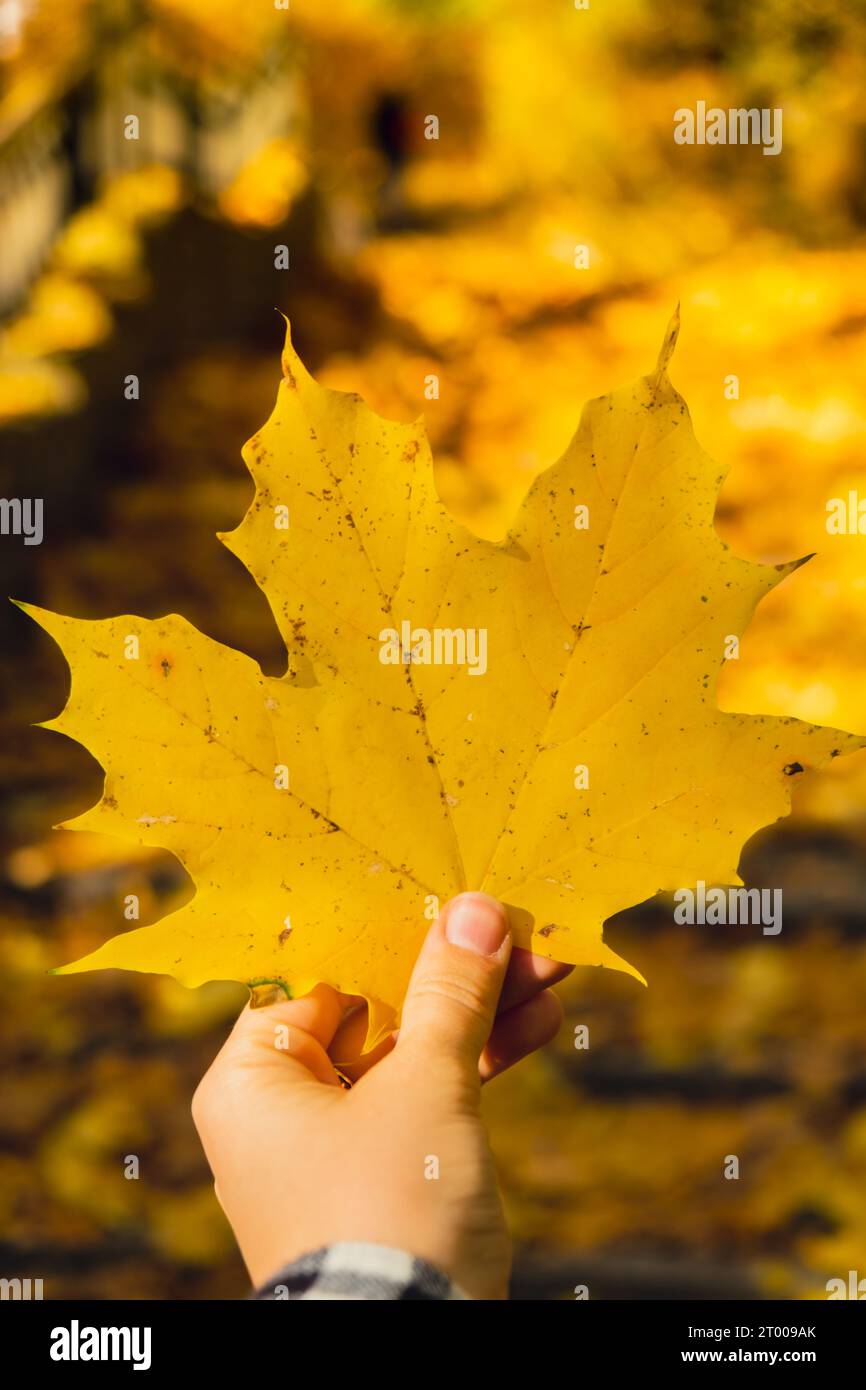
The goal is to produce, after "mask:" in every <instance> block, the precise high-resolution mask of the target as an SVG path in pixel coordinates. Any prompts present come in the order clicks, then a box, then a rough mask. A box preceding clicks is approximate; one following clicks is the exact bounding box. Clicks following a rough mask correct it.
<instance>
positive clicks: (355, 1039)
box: [328, 946, 574, 1082]
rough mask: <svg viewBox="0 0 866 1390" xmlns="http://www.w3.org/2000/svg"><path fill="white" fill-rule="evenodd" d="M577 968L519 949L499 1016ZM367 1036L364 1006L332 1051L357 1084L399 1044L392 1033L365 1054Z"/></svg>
mask: <svg viewBox="0 0 866 1390" xmlns="http://www.w3.org/2000/svg"><path fill="white" fill-rule="evenodd" d="M573 969H574V966H573V965H564V964H562V962H560V961H555V960H548V959H547V957H546V956H538V955H536V954H535V953H534V952H533V951H526V950H523V948H522V947H520V946H515V947H514V950H513V951H512V953H511V960H510V961H509V964H508V970H507V971H506V975H505V984H504V985H503V986H502V994H501V995H500V998H499V1007H498V1010H497V1015H498V1016H499V1017H501V1016H502V1015H503V1014H504V1013H506V1012H507V1011H508V1010H509V1009H515V1008H517V1006H518V1005H519V1004H523V1003H525V1002H526V1001H527V1000H528V999H531V998H533V996H535V995H537V994H540V993H541V991H542V990H544V989H547V988H549V986H550V985H555V984H558V983H559V981H560V980H564V979H565V977H566V976H567V975H570V974H571V972H572V970H573ZM352 1002H353V1003H354V1002H355V1001H354V1000H353V1001H352ZM366 1036H367V1008H366V1005H364V1004H363V1003H361V1004H360V1007H355V1008H352V1009H350V1010H349V1011H348V1012H347V1013H346V1014H345V1016H344V1018H343V1021H342V1023H341V1024H340V1026H339V1028H338V1029H337V1032H336V1034H335V1036H334V1040H333V1042H332V1043H331V1046H330V1047H329V1048H328V1054H329V1056H330V1058H331V1060H332V1062H333V1064H334V1066H335V1067H339V1069H340V1071H341V1072H342V1073H343V1075H344V1076H347V1077H348V1078H349V1080H350V1081H353V1082H354V1081H359V1080H360V1078H361V1077H362V1076H364V1075H365V1074H366V1073H367V1072H368V1071H369V1070H370V1068H371V1067H374V1066H375V1065H376V1063H377V1062H380V1061H381V1060H382V1058H383V1057H386V1056H387V1055H388V1053H389V1052H390V1051H391V1050H392V1049H393V1047H394V1043H395V1041H396V1039H395V1037H394V1035H393V1034H392V1035H391V1036H390V1037H387V1038H384V1039H383V1040H382V1042H381V1043H379V1045H378V1046H377V1047H374V1048H373V1050H372V1051H371V1052H367V1053H365V1052H364V1051H363V1047H364V1040H365V1039H366Z"/></svg>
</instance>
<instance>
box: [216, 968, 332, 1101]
mask: <svg viewBox="0 0 866 1390" xmlns="http://www.w3.org/2000/svg"><path fill="white" fill-rule="evenodd" d="M345 1007H346V1004H345V1001H344V1000H343V998H342V996H341V995H339V994H338V993H337V991H336V990H335V989H332V988H331V986H330V985H316V986H315V988H314V989H312V990H310V993H309V994H305V995H303V996H302V997H301V998H300V999H287V1000H285V1001H282V1002H281V1003H279V1004H270V1005H268V1006H267V1007H266V1008H263V1009H251V1008H250V1007H249V1005H247V1007H246V1008H245V1009H244V1010H243V1012H242V1013H241V1014H240V1016H239V1018H238V1020H237V1022H236V1023H235V1026H234V1028H233V1029H232V1031H231V1033H230V1035H229V1038H228V1041H227V1042H226V1045H225V1047H224V1049H223V1052H222V1053H221V1054H220V1059H222V1060H223V1061H224V1062H228V1063H231V1064H234V1065H238V1064H243V1065H256V1066H261V1067H266V1066H269V1065H273V1066H276V1067H279V1068H281V1069H282V1073H283V1074H285V1073H286V1071H287V1068H286V1061H287V1060H290V1061H293V1062H295V1063H296V1064H298V1065H299V1066H300V1068H302V1069H303V1070H305V1071H306V1072H308V1073H310V1074H311V1075H312V1076H314V1077H315V1078H316V1079H317V1080H319V1081H324V1082H327V1083H328V1084H329V1085H334V1086H338V1085H339V1081H338V1078H337V1075H336V1072H335V1071H334V1067H333V1065H332V1063H331V1060H330V1058H329V1057H328V1052H327V1049H328V1047H329V1046H330V1044H331V1042H332V1040H333V1038H334V1035H335V1033H336V1031H337V1029H338V1027H339V1026H340V1022H341V1020H342V1018H343V1013H344V1010H345ZM220 1059H218V1060H220Z"/></svg>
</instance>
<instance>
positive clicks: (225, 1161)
mask: <svg viewBox="0 0 866 1390" xmlns="http://www.w3.org/2000/svg"><path fill="white" fill-rule="evenodd" d="M569 968H570V967H568V966H563V965H559V964H557V963H556V962H554V961H548V960H545V959H544V958H543V957H540V956H535V955H532V954H531V953H530V952H529V951H523V950H519V949H518V950H515V951H513V952H512V942H511V934H510V932H509V929H508V921H507V916H506V913H505V910H504V909H503V907H502V906H501V904H500V903H498V902H497V901H496V900H495V899H494V898H490V897H488V896H487V895H486V894H484V893H462V894H460V896H459V897H457V898H454V899H452V901H451V902H450V903H448V904H446V906H445V908H444V909H443V912H442V914H441V916H440V918H439V919H438V921H436V922H435V923H434V924H433V926H432V927H431V929H430V932H429V933H428V936H427V938H426V941H425V943H424V945H423V947H422V949H421V953H420V955H419V957H418V961H417V963H416V966H415V970H414V973H413V975H412V979H411V982H410V985H409V989H408V992H407V996H406V1001H405V1004H404V1007H403V1016H402V1024H401V1028H400V1032H399V1035H397V1037H396V1039H395V1038H389V1039H387V1040H386V1041H385V1043H383V1044H382V1045H381V1046H380V1047H379V1048H377V1049H376V1050H375V1052H373V1053H371V1054H369V1055H368V1056H367V1057H365V1058H363V1059H360V1060H359V1061H356V1062H355V1063H354V1064H353V1063H351V1062H346V1061H344V1060H343V1059H344V1058H345V1057H346V1056H347V1055H351V1054H352V1053H356V1052H357V1050H358V1048H359V1045H360V1040H361V1039H362V1038H363V1028H364V1018H363V1011H359V1010H358V1009H357V1008H354V1009H353V1008H352V1006H353V1004H355V1003H356V1001H351V1000H347V999H346V997H345V996H341V995H340V994H338V993H337V992H336V991H335V990H334V989H332V988H331V987H330V986H328V985H319V986H317V987H316V988H315V989H314V990H313V991H312V992H311V993H310V994H308V995H306V996H304V997H303V998H301V999H296V1000H291V1001H286V1002H285V1003H279V1004H274V1005H271V1006H269V1007H267V1008H260V1009H251V1008H249V1006H248V1007H247V1008H246V1009H245V1010H244V1012H243V1013H242V1014H241V1016H240V1018H239V1019H238V1021H237V1023H236V1024H235V1027H234V1029H233V1031H232V1033H231V1035H230V1037H229V1038H228V1040H227V1042H226V1044H225V1046H224V1047H223V1049H222V1051H221V1052H220V1053H219V1055H218V1056H217V1057H216V1059H215V1061H214V1062H213V1064H212V1065H211V1067H210V1069H209V1070H208V1072H207V1073H206V1075H205V1076H204V1077H203V1079H202V1081H201V1082H200V1084H199V1086H198V1089H197V1091H196V1093H195V1096H194V1099H193V1118H194V1120H195V1124H196V1127H197V1129H198V1132H199V1136H200V1138H201V1141H202V1144H203V1146H204V1150H205V1153H206V1155H207V1158H208V1162H209V1163H210V1166H211V1169H212V1171H213V1174H214V1178H215V1186H216V1192H217V1196H218V1198H219V1200H220V1203H221V1205H222V1207H223V1210H224V1211H225V1214H226V1216H227V1217H228V1220H229V1222H230V1223H231V1226H232V1229H233V1230H234V1233H235V1237H236V1239H237V1241H238V1244H239V1246H240V1248H241V1253H242V1254H243V1256H244V1259H245V1261H246V1264H247V1268H248V1269H249V1272H250V1276H251V1278H252V1279H253V1282H254V1283H256V1284H259V1283H262V1282H263V1281H264V1280H265V1279H266V1278H267V1277H268V1276H269V1275H273V1274H275V1273H276V1272H277V1271H278V1270H279V1269H280V1268H282V1267H283V1266H284V1265H286V1264H288V1263H289V1262H290V1261H291V1260H294V1259H296V1258H297V1257H298V1256H300V1255H303V1254H306V1253H308V1252H309V1251H312V1250H315V1249H318V1248H319V1247H321V1246H325V1245H330V1244H333V1243H335V1242H337V1241H367V1242H373V1243H375V1244H378V1245H387V1246H392V1247H394V1248H396V1249H401V1250H408V1251H409V1252H410V1253H411V1254H412V1255H416V1256H418V1257H420V1258H422V1259H425V1260H427V1261H428V1262H429V1263H430V1264H432V1265H434V1266H436V1267H437V1268H439V1269H440V1270H441V1271H442V1272H443V1273H445V1274H447V1275H448V1276H449V1277H450V1278H451V1279H452V1280H453V1281H454V1282H455V1283H456V1284H458V1285H459V1286H460V1288H461V1289H462V1290H463V1291H464V1292H465V1293H467V1294H468V1295H469V1296H470V1297H472V1298H501V1297H504V1296H505V1294H506V1290H507V1283H508V1274H509V1270H510V1263H511V1260H510V1241H509V1237H508V1231H507V1228H506V1225H505V1219H504V1215H503V1211H502V1205H501V1202H500V1198H499V1193H498V1190H497V1186H496V1179H495V1175H494V1171H493V1162H492V1157H491V1154H490V1149H489V1145H488V1142H487V1136H486V1133H485V1131H484V1128H483V1125H482V1123H481V1119H480V1113H479V1111H480V1093H481V1083H482V1081H486V1080H489V1079H490V1078H491V1077H493V1076H496V1075H498V1074H499V1072H501V1071H503V1070H505V1069H506V1068H507V1067H509V1066H511V1065H513V1063H514V1062H516V1061H518V1060H519V1059H520V1058H521V1057H524V1056H526V1055H527V1054H528V1053H530V1052H533V1051H534V1050H535V1049H536V1048H538V1047H542V1046H543V1045H544V1044H545V1043H546V1042H549V1041H550V1039H551V1038H552V1037H553V1036H554V1034H555V1033H556V1031H557V1029H558V1027H559V1024H560V1021H561V1018H562V1010H561V1006H560V1004H559V1000H558V999H557V998H556V996H555V995H554V994H552V993H551V992H550V990H549V989H548V988H547V986H549V985H551V984H554V983H556V982H557V981H558V980H560V979H562V978H563V976H564V975H566V974H567V973H568V971H569ZM497 1006H498V1013H497ZM278 1036H279V1038H280V1045H279V1046H277V1038H278ZM332 1058H333V1059H334V1060H332ZM335 1062H337V1063H338V1064H339V1066H340V1070H341V1071H342V1072H343V1073H346V1074H348V1075H350V1076H352V1077H353V1078H354V1079H355V1080H356V1084H354V1085H353V1087H352V1089H351V1090H345V1089H344V1088H343V1087H342V1086H341V1084H340V1079H339V1076H338V1074H337V1070H336V1067H335ZM434 1172H435V1173H436V1174H437V1175H438V1176H435V1177H433V1176H431V1174H432V1173H434Z"/></svg>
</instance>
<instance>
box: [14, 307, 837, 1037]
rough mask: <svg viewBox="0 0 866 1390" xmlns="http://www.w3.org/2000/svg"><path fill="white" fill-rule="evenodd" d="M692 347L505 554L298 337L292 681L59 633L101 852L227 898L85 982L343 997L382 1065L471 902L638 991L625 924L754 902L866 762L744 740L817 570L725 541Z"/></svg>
mask: <svg viewBox="0 0 866 1390" xmlns="http://www.w3.org/2000/svg"><path fill="white" fill-rule="evenodd" d="M678 327H679V321H678V316H675V318H674V319H673V320H672V321H671V324H670V325H669V328H668V331H667V333H666V336H665V340H664V343H663V345H662V350H661V352H660V354H659V360H658V365H657V367H656V370H655V371H654V372H653V373H651V374H650V375H648V376H646V377H643V378H641V379H640V380H639V381H638V382H637V383H635V384H634V385H633V386H630V387H627V388H624V389H621V390H618V391H615V392H614V393H613V394H611V395H609V396H604V397H601V398H599V399H597V400H594V401H591V402H590V403H589V404H588V405H587V406H586V407H585V409H584V411H583V415H582V418H581V422H580V426H579V429H578V431H577V434H576V435H575V438H574V440H573V441H572V443H571V444H570V445H569V447H568V449H567V450H566V452H565V454H564V455H563V457H562V458H561V459H560V460H559V462H558V463H556V464H554V465H553V467H552V468H550V469H549V470H548V471H547V472H545V473H543V474H542V475H541V476H540V477H539V478H538V479H537V481H536V482H535V484H534V485H533V487H532V488H531V489H530V491H529V493H528V495H527V497H526V499H525V501H524V503H523V506H522V507H521V509H520V511H519V514H518V516H517V518H516V522H515V525H514V527H513V529H512V531H511V532H510V533H509V535H508V536H507V537H506V538H505V540H504V541H502V542H501V543H498V544H495V543H492V542H490V541H486V540H482V539H479V538H478V537H477V536H474V535H472V534H471V533H470V532H469V531H468V530H466V529H465V528H464V527H463V526H461V525H459V524H458V523H457V522H456V521H455V520H454V518H453V517H451V516H450V515H449V514H448V513H447V511H446V510H445V508H444V507H443V505H442V503H441V501H440V500H439V497H438V495H437V493H436V489H435V486H434V482H433V471H432V464H431V459H430V453H429V448H428V445H427V441H426V437H425V434H424V430H423V427H422V425H421V423H420V422H416V423H413V424H397V423H394V422H391V421H387V420H383V419H381V418H380V417H378V416H376V415H375V414H373V412H372V411H370V410H369V409H368V408H367V407H366V406H365V405H364V403H363V401H362V400H361V399H360V397H358V396H355V395H351V394H346V393H342V392H335V391H330V390H326V389H324V388H323V387H321V386H319V385H318V384H317V383H316V382H315V381H314V380H313V379H312V378H311V377H310V376H309V374H308V373H307V372H306V371H305V369H304V367H303V366H302V364H301V362H300V360H299V359H298V357H297V355H296V353H295V352H294V350H293V348H292V346H291V341H290V339H289V337H288V335H287V339H286V347H285V351H284V355H283V380H282V382H281V385H280V389H279V394H278V399H277V404H276V407H275V409H274V412H273V414H272V415H271V418H270V419H269V421H268V422H267V424H266V425H265V426H264V427H263V428H262V429H261V430H260V431H259V433H258V434H257V435H256V436H255V437H254V438H253V439H252V440H250V442H249V443H248V444H247V446H246V449H245V451H244V457H245V459H246V461H247V464H248V466H249V468H250V471H251V473H252V475H253V478H254V480H255V484H256V494H255V499H254V501H253V503H252V505H251V507H250V509H249V511H248V512H247V515H246V517H245V518H244V520H243V522H242V523H241V525H240V526H239V527H238V529H237V530H236V531H234V532H232V533H231V534H230V535H227V536H224V537H222V539H223V540H224V541H225V543H226V544H227V545H228V546H229V548H230V549H231V550H232V551H233V552H234V553H235V554H236V555H238V556H239V557H240V558H241V559H242V560H243V562H244V564H245V565H246V566H247V568H248V569H249V571H250V573H251V574H252V575H253V577H254V578H255V580H256V581H257V583H258V584H259V585H260V586H261V588H262V589H263V591H264V593H265V595H266V596H267V598H268V601H269V603H270V605H271V609H272V611H273V614H274V618H275V620H276V622H277V624H278V627H279V630H280V632H281V634H282V636H283V639H284V641H285V644H286V647H287V650H288V655H289V665H288V670H287V673H286V675H285V676H283V677H281V678H272V677H268V676H265V675H263V674H262V672H261V670H260V669H259V667H258V666H257V665H256V663H255V662H254V661H252V660H251V659H250V658H249V657H247V656H244V655H243V654H242V653H240V652H237V651H233V650H231V649H229V648H227V647H224V646H222V645H221V644H219V643H217V642H215V641H213V640H211V639H210V638H208V637H206V636H204V635H203V634H202V633H200V632H198V631H197V630H196V629H195V628H193V627H192V626H191V625H190V624H189V623H188V622H186V621H185V620H184V619H183V618H181V617H177V616H171V617H166V618H162V619H158V620H154V621H151V620H147V619H142V618H137V617H120V618H113V619H109V620H106V621H102V622H88V621H83V620H79V619H72V618H66V617H60V616H57V615H55V614H51V613H47V612H45V611H42V610H39V609H35V608H32V607H29V608H28V611H29V612H30V613H32V614H33V616H34V617H35V618H36V619H37V621H38V622H40V623H41V624H42V626H43V627H45V629H46V630H47V631H48V632H49V633H51V634H52V636H54V637H55V639H56V640H57V642H58V643H59V644H60V646H61V648H62V650H63V652H64V653H65V655H66V657H67V660H68V662H69V665H70V668H71V671H72V687H71V693H70V696H69V701H68V703H67V705H66V708H65V709H64V711H63V713H62V714H61V715H60V716H59V718H57V719H55V720H53V721H51V722H49V724H48V725H47V727H49V728H53V729H58V730H60V731H61V732H63V733H65V734H68V735H69V736H71V737H73V738H75V739H77V740H78V741H79V742H81V743H83V744H85V745H86V747H87V748H88V749H89V750H90V751H91V752H92V753H93V754H94V756H95V757H96V758H98V759H99V761H100V763H101V764H102V765H103V767H104V768H105V770H106V779H105V790H104V795H103V797H102V800H101V801H100V802H99V804H98V805H97V806H96V807H94V808H93V809H92V810H90V811H88V812H86V813H85V814H84V815H83V816H80V817H78V818H77V819H76V820H75V821H73V822H71V823H70V824H71V825H73V826H74V827H76V828H79V829H87V830H93V831H101V832H106V833H111V834H116V835H121V836H123V837H125V838H126V839H132V840H134V841H136V842H137V843H139V844H145V845H150V846H154V845H155V846H161V847H163V848H165V849H167V850H170V851H172V853H174V854H175V855H176V856H177V857H178V859H180V860H181V862H182V863H183V865H184V867H185V868H186V869H187V871H188V872H189V874H190V875H191V877H192V879H193V881H194V883H195V886H196V893H195V897H194V898H193V899H192V901H191V902H190V903H189V904H188V905H187V906H185V907H183V908H182V909H181V910H180V911H178V912H175V913H173V914H171V915H169V916H168V917H165V918H163V919H162V920H161V921H159V922H157V923H155V924H153V925H150V926H143V927H139V928H137V929H136V930H133V931H130V932H127V933H126V934H123V935H120V936H117V937H115V938H113V939H112V940H111V941H109V942H107V943H106V944H105V945H104V946H102V947H100V948H99V949H98V950H97V951H95V952H94V953H93V954H91V955H89V956H87V957H85V958H84V959H83V960H81V961H78V962H76V963H74V964H72V965H69V966H66V967H64V969H65V970H66V971H67V972H68V971H79V970H88V969H94V968H103V967H112V966H119V967H124V968H128V969H135V970H147V971H157V972H164V973H167V974H170V975H174V976H175V977H176V978H177V979H179V980H180V981H182V982H183V983H185V984H187V985H197V984H200V983H202V982H203V981H205V980H211V979H235V980H241V981H245V982H247V983H249V984H255V983H257V982H264V981H279V982H281V983H282V984H283V985H284V986H285V988H286V989H287V990H288V991H290V992H292V993H295V994H299V993H304V992H306V991H307V990H309V989H310V988H311V987H312V986H313V985H314V984H316V983H317V982H318V981H323V980H324V981H327V982H329V983H330V984H332V985H334V986H335V987H336V988H338V989H341V990H343V991H345V992H347V993H351V994H359V995H363V996H364V997H365V998H366V999H367V1000H368V1002H369V1005H370V1016H369V1029H368V1036H367V1046H368V1047H369V1046H372V1045H373V1044H374V1043H375V1042H376V1041H377V1040H378V1039H379V1038H380V1037H381V1036H382V1035H383V1034H384V1033H385V1032H386V1031H387V1030H389V1029H391V1028H393V1027H394V1025H395V1023H396V1020H397V1017H398V1013H399V1008H400V1004H401V1000H402V997H403V993H404V990H405V985H406V981H407V978H408V974H409V971H410V969H411V966H412V963H413V961H414V958H415V955H416V952H417V950H418V947H419V944H420V941H421V938H422V936H423V934H424V931H425V929H426V927H427V925H428V921H427V918H428V917H429V916H430V915H432V913H433V912H434V911H435V908H436V905H437V904H438V903H439V902H443V901H444V900H445V899H446V898H447V897H450V896H451V895H452V894H454V893H456V892H458V891H460V890H461V889H465V888H478V889H484V890H486V891H487V892H489V893H492V894H494V895H495V896H497V897H499V898H501V899H502V900H503V901H504V902H505V903H507V904H508V906H509V909H510V912H511V918H512V922H513V925H514V930H515V939H516V940H517V941H518V942H519V943H520V944H521V945H523V946H531V947H532V949H533V950H536V951H538V952H540V953H541V954H543V955H549V956H552V957H555V958H557V959H559V960H564V961H570V962H574V963H577V964H583V965H607V966H612V967H615V968H619V969H624V970H628V971H630V973H632V974H634V975H637V971H635V970H634V969H633V968H632V967H631V966H629V965H627V964H626V963H625V962H624V961H622V960H620V959H619V957H617V956H616V955H615V954H614V953H613V952H612V951H611V950H610V948H608V947H607V946H606V945H605V944H604V943H603V940H602V927H603V924H604V922H605V920H606V918H608V917H610V916H611V915H612V914H613V913H615V912H617V911H619V910H621V909H623V908H625V907H628V906H631V905H633V904H635V903H637V902H641V901H643V900H645V899H647V898H649V897H651V896H653V895H654V894H655V893H657V892H659V891H661V890H669V889H673V888H676V887H678V886H685V885H689V884H690V883H691V884H693V883H695V881H696V880H697V879H698V878H702V879H705V880H707V881H709V882H713V883H737V884H738V883H740V882H741V880H740V878H739V877H738V874H737V862H738V859H739V854H740V849H741V847H742V845H743V843H744V842H745V840H746V839H748V837H749V836H750V835H752V834H753V833H754V832H755V831H756V830H757V829H758V828H759V827H761V826H763V825H766V824H768V823H770V822H772V821H774V820H776V819H777V818H778V817H779V816H781V815H784V814H786V813H787V811H788V810H789V807H790V790H791V784H792V780H791V779H792V774H793V773H795V772H797V771H800V770H802V769H805V768H810V767H815V766H817V765H820V764H821V763H823V762H824V761H826V760H827V759H829V758H831V757H834V756H836V755H837V754H838V753H840V752H843V751H849V750H851V749H853V748H856V747H859V746H861V745H862V743H863V740H862V739H857V738H855V737H853V736H851V735H848V734H843V733H839V732H836V731H833V730H828V729H822V728H819V727H817V726H814V725H811V724H806V723H801V722H799V721H797V720H794V719H780V718H770V717H757V716H750V715H742V714H730V713H722V712H720V711H719V709H718V707H717V703H716V693H715V690H716V680H717V674H718V671H719V668H720V666H721V665H722V662H723V659H724V654H725V644H726V642H727V641H729V640H730V637H731V636H732V635H738V634H740V633H742V631H743V629H744V627H745V626H746V624H747V622H748V620H749V618H750V615H751V613H752V611H753V609H754V607H755V605H756V603H757V602H758V600H759V599H760V597H761V596H762V595H763V594H765V593H766V592H767V591H768V590H770V589H771V588H773V586H774V585H776V584H778V583H779V581H780V580H781V579H782V578H783V577H784V576H785V575H786V574H787V573H789V571H790V570H791V569H792V568H794V567H795V566H796V564H797V563H800V562H794V563H793V564H790V565H781V566H764V565H756V564H753V563H751V562H748V561H745V560H742V559H739V558H737V557H736V556H735V555H733V554H732V553H731V551H730V550H729V549H728V547H727V546H726V545H725V544H724V543H723V542H722V541H721V540H720V538H719V537H718V535H717V534H716V532H715V530H714V527H713V514H714V508H715V500H716V496H717V493H718V489H719V486H720V484H721V481H722V478H723V476H724V475H723V472H722V471H721V470H720V469H719V468H718V466H717V465H716V464H714V463H713V462H712V461H711V459H710V458H709V457H708V456H707V455H706V454H705V453H703V452H702V450H701V449H700V448H699V446H698V444H697V442H696V440H695V437H694V433H693V431H692V426H691V422H690V420H689V416H688V412H687V409H686V406H685V403H684V401H683V400H682V398H681V397H680V396H679V395H678V394H677V392H676V391H675V390H674V388H673V386H672V385H671V383H670V380H669V378H668V374H667V367H668V363H669V360H670V356H671V353H672V351H673V348H674V345H675V342H676V337H677V332H678ZM638 978H640V977H639V976H638Z"/></svg>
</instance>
